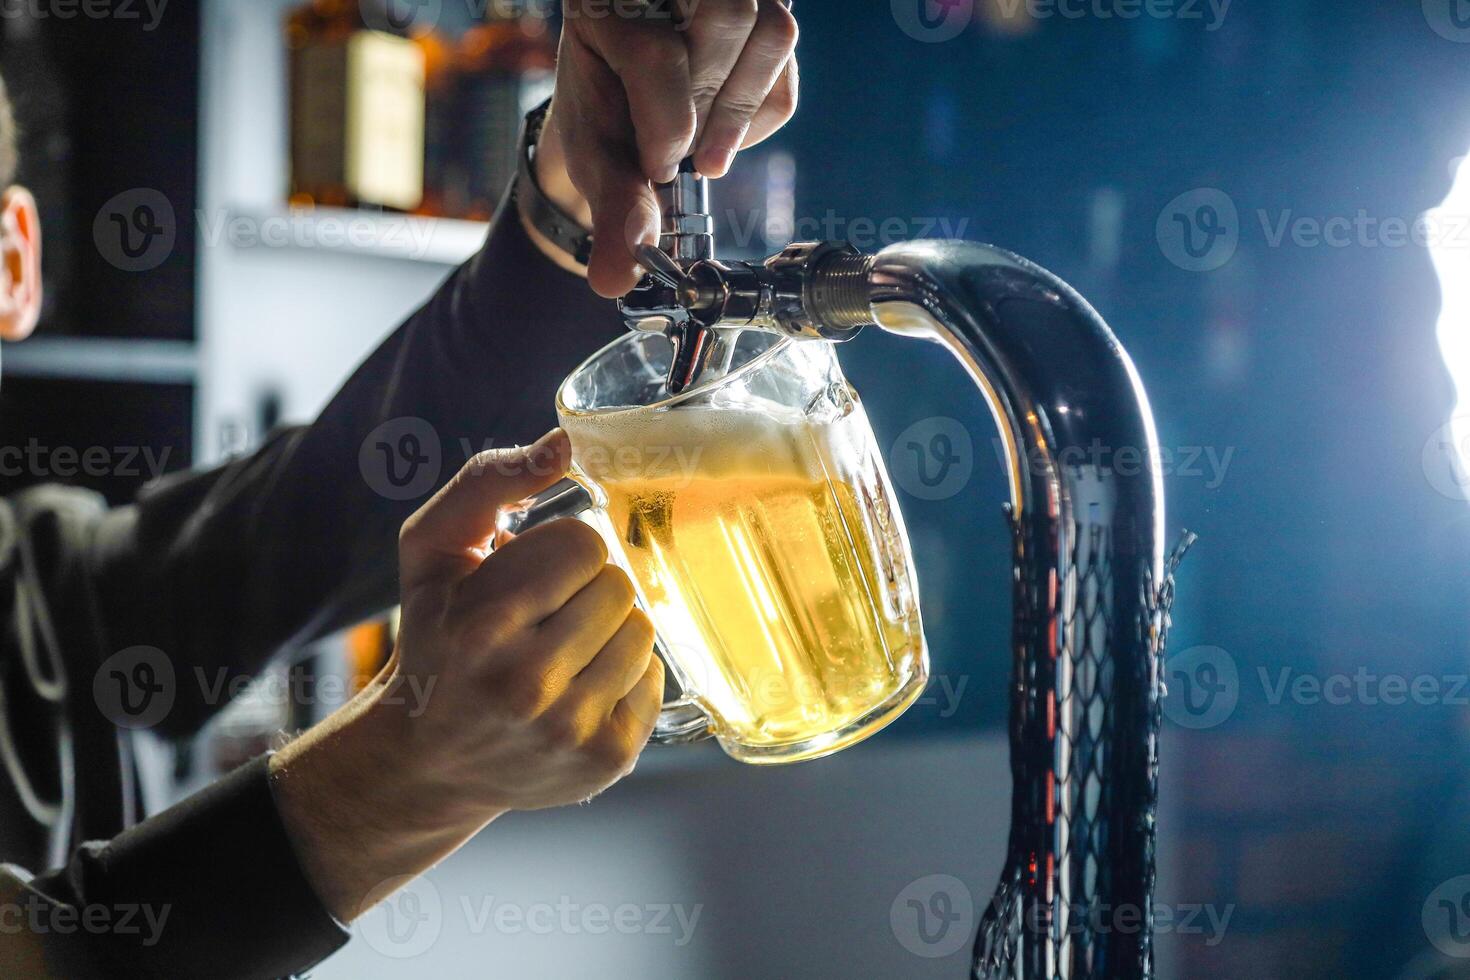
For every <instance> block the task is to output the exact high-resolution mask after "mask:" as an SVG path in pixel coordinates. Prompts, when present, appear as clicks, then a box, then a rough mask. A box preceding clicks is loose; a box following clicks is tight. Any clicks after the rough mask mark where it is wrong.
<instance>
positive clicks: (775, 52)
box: [694, 0, 797, 177]
mask: <svg viewBox="0 0 1470 980" xmlns="http://www.w3.org/2000/svg"><path fill="white" fill-rule="evenodd" d="M759 10H760V14H759V17H758V18H757V20H756V23H755V27H754V29H753V30H752V31H751V33H750V38H749V40H747V41H746V43H745V48H744V50H743V51H741V53H740V58H739V60H738V61H737V62H736V63H735V65H734V67H733V69H732V70H731V72H730V75H729V77H728V78H726V79H725V82H724V85H723V87H721V89H720V93H719V96H718V97H717V98H716V99H715V101H714V104H713V106H712V107H711V109H710V111H709V116H708V119H707V120H706V121H705V122H704V124H703V130H702V133H701V135H700V138H699V145H698V149H697V150H696V152H695V156H694V161H695V164H696V166H697V167H698V168H699V171H700V172H701V173H703V174H706V175H708V176H711V177H720V176H723V175H724V174H725V172H726V171H728V170H729V169H730V161H731V160H732V159H733V158H734V156H735V152H736V151H737V150H738V149H740V147H741V146H742V145H743V144H744V142H745V136H746V132H747V131H748V130H749V129H750V126H751V122H752V121H753V120H754V118H755V115H756V113H757V112H759V111H760V109H761V108H762V107H763V106H764V105H765V104H766V101H767V99H768V97H769V96H770V94H771V90H772V89H773V88H775V87H776V84H777V81H778V80H779V79H781V78H782V75H783V72H784V71H785V67H786V64H787V62H788V61H790V60H791V58H792V55H793V53H794V52H795V51H796V39H797V28H796V19H795V18H794V17H792V16H791V12H790V11H789V10H787V9H786V7H785V6H783V5H782V4H781V3H780V2H779V0H760V7H759ZM783 121H784V120H783Z"/></svg>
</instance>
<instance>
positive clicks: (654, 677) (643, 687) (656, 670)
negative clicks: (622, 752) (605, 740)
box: [612, 657, 664, 745]
mask: <svg viewBox="0 0 1470 980" xmlns="http://www.w3.org/2000/svg"><path fill="white" fill-rule="evenodd" d="M663 704H664V662H663V661H662V660H660V659H659V658H658V657H653V658H651V659H650V660H649V663H648V668H647V669H646V670H645V671H644V672H643V676H642V677H640V678H639V679H638V683H637V684H635V685H634V686H633V690H631V691H629V692H628V696H627V697H625V698H623V700H621V701H619V702H618V706H617V707H616V708H614V709H613V713H612V722H613V724H614V725H616V726H617V727H618V728H619V729H620V730H621V731H623V732H625V733H627V735H628V736H629V737H630V738H633V739H635V740H636V742H637V744H639V745H642V744H643V743H644V742H646V741H648V736H649V735H651V734H652V733H653V726H654V725H656V724H657V723H658V716H659V712H661V711H662V710H663Z"/></svg>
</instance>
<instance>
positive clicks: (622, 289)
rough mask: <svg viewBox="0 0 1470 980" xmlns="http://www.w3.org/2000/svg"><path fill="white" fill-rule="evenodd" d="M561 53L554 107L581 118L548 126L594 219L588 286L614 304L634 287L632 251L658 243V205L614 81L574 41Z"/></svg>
mask: <svg viewBox="0 0 1470 980" xmlns="http://www.w3.org/2000/svg"><path fill="white" fill-rule="evenodd" d="M562 51H563V58H562V62H563V68H562V70H561V71H560V72H559V73H558V76H557V77H558V84H559V85H563V86H564V87H565V93H564V94H563V92H561V91H559V92H558V93H557V102H558V104H561V103H562V101H563V98H565V101H566V103H567V104H568V105H571V106H576V107H578V110H577V112H576V113H575V116H576V118H573V119H569V118H566V117H559V116H557V115H556V113H553V114H552V118H553V120H556V121H558V123H559V126H558V133H559V134H560V136H561V138H562V142H563V144H564V145H565V147H566V159H567V174H568V176H570V177H571V179H572V183H573V184H574V185H575V186H576V188H577V190H579V191H581V193H582V196H583V197H585V198H586V199H587V204H588V207H589V208H590V209H591V211H592V254H591V256H589V258H588V263H587V282H588V284H589V285H590V286H591V287H592V289H593V290H594V291H596V292H597V293H598V294H599V295H602V296H606V297H609V298H614V297H617V296H622V295H623V294H625V293H627V292H628V290H630V289H632V288H633V287H634V286H635V285H637V283H638V274H637V272H636V267H637V259H636V258H635V257H634V255H633V249H634V247H635V246H637V245H638V244H639V243H641V242H648V243H656V242H657V241H658V227H659V218H658V201H657V199H656V198H655V197H654V194H653V189H652V188H651V187H650V186H649V184H648V181H647V179H645V177H644V175H643V171H642V170H641V169H640V166H639V162H638V150H637V148H636V146H635V145H634V143H633V141H632V139H631V138H630V136H629V127H630V125H631V124H630V123H629V122H628V106H627V101H626V99H625V98H624V94H623V87H622V85H621V83H620V82H619V80H618V78H617V76H616V75H615V74H613V72H612V70H611V69H610V68H609V67H608V66H607V65H606V64H605V63H604V62H603V61H602V60H601V59H600V58H599V57H597V56H596V55H595V54H593V53H592V52H590V50H589V49H587V48H585V47H584V46H582V45H580V44H578V43H576V42H574V41H564V42H563V44H562ZM569 111H570V110H569ZM562 123H564V124H562Z"/></svg>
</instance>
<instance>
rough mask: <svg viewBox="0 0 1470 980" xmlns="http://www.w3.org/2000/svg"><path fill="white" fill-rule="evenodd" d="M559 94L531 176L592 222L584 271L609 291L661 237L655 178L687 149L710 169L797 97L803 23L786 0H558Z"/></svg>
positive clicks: (669, 175) (779, 120)
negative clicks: (643, 245) (614, 0)
mask: <svg viewBox="0 0 1470 980" xmlns="http://www.w3.org/2000/svg"><path fill="white" fill-rule="evenodd" d="M563 9H564V12H565V27H564V28H563V30H562V37H561V48H560V52H559V54H558V61H557V73H556V96H555V98H554V100H553V102H552V112H551V115H550V117H549V118H548V120H547V124H546V127H545V130H544V131H543V135H542V143H541V148H540V152H539V153H538V155H537V167H536V169H537V174H536V176H537V179H538V180H539V182H540V183H541V186H542V188H543V189H545V190H546V192H547V193H548V195H550V196H551V198H552V199H553V200H555V201H556V202H557V203H558V204H559V205H561V207H562V208H563V209H564V210H566V211H567V212H568V213H570V214H572V215H573V216H575V217H579V218H580V219H581V220H583V221H590V223H591V227H592V232H593V239H594V246H593V251H592V258H591V261H590V262H589V264H588V268H587V281H588V282H589V283H591V285H592V288H593V289H595V290H597V292H599V293H601V294H602V295H604V296H609V297H611V296H621V295H622V294H624V293H626V292H627V291H628V290H630V289H632V288H633V286H634V285H635V284H636V282H637V277H636V275H635V271H634V269H635V266H636V260H635V259H634V257H633V252H632V249H633V247H634V246H635V245H637V244H639V243H640V242H653V243H656V242H657V241H658V204H657V201H656V199H655V197H654V194H653V190H652V188H651V186H650V182H662V181H668V180H672V179H673V177H674V174H675V172H676V171H677V168H678V165H679V162H680V161H681V160H682V159H684V158H685V157H686V156H690V155H693V157H694V163H695V166H696V167H697V168H698V169H699V171H700V172H701V173H703V174H705V175H706V176H710V177H720V176H723V175H724V174H725V173H726V172H727V171H728V170H729V169H730V161H731V160H732V159H733V157H734V156H735V153H736V151H737V150H739V149H742V148H744V147H747V146H751V145H753V144H755V143H759V142H760V141H761V140H763V139H765V138H766V137H767V136H770V135H771V134H772V133H774V132H775V131H776V130H778V129H780V128H781V127H782V126H783V125H785V123H786V121H787V120H788V119H790V118H791V115H792V113H793V112H794V111H795V109H796V93H797V67H796V57H795V50H796V36H797V30H796V21H795V19H794V18H793V17H792V15H791V13H790V11H788V10H787V9H786V6H785V4H783V3H782V2H781V0H671V2H669V3H667V4H662V5H661V4H657V3H654V4H649V5H648V7H647V12H646V13H644V14H642V15H640V16H628V12H629V11H630V10H631V9H633V6H632V5H630V4H613V5H612V7H611V9H609V8H608V5H607V4H605V3H602V2H600V0H563Z"/></svg>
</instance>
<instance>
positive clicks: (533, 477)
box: [397, 429, 663, 815]
mask: <svg viewBox="0 0 1470 980" xmlns="http://www.w3.org/2000/svg"><path fill="white" fill-rule="evenodd" d="M569 462H570V446H569V444H568V442H567V437H566V434H565V433H564V432H562V431H561V430H559V429H558V430H556V431H554V432H553V433H551V434H550V435H549V436H547V437H545V438H544V439H543V440H542V441H541V442H540V443H538V444H537V445H536V446H535V447H533V448H532V450H531V451H530V452H528V453H524V454H522V453H509V454H507V453H495V452H491V453H486V454H482V455H481V456H480V457H477V458H476V459H475V460H473V461H471V462H470V464H469V465H468V466H466V467H465V469H464V470H462V471H461V472H460V473H459V475H457V476H456V477H455V478H454V479H453V480H451V481H450V482H449V484H448V485H447V486H446V487H445V488H444V489H443V490H442V491H440V492H439V494H438V495H436V496H435V498H434V499H433V500H431V501H430V502H429V503H428V505H427V506H425V507H424V508H423V509H422V510H420V511H419V512H418V513H417V514H415V515H414V516H412V517H410V518H409V519H408V521H407V522H406V523H405V524H404V525H403V533H402V535H401V537H400V541H399V556H400V557H399V568H400V574H401V575H402V589H403V629H402V633H401V636H400V638H399V644H398V654H399V656H398V665H397V673H398V674H399V675H400V677H401V678H402V679H405V680H406V679H411V678H419V679H420V680H421V681H422V680H425V679H427V678H431V677H432V678H438V682H437V685H436V690H438V691H440V692H441V693H440V695H439V700H438V702H437V703H433V704H431V706H430V710H429V711H427V712H425V714H424V716H423V717H422V718H420V719H418V720H417V721H415V722H413V723H411V724H408V725H406V726H405V731H406V734H407V736H408V738H409V740H410V742H411V746H410V748H411V750H412V754H413V755H414V756H416V757H418V758H420V759H429V760H431V761H432V762H433V763H434V764H435V765H436V766H437V767H438V768H439V770H440V771H439V777H440V778H441V780H442V781H443V783H444V786H445V788H446V790H448V789H450V788H453V790H454V792H455V793H456V794H457V795H459V796H460V797H462V798H463V799H462V802H463V803H465V804H467V805H468V806H469V808H470V810H471V811H472V813H473V814H475V815H478V814H483V813H485V812H492V811H498V810H534V809H540V808H542V807H550V806H561V805H563V804H567V803H577V802H581V801H584V800H587V799H589V798H590V797H592V796H595V795H596V794H597V793H600V792H601V791H602V790H604V789H606V788H607V787H608V786H610V785H611V784H612V783H614V782H615V781H617V780H618V779H619V778H621V777H622V776H624V775H626V774H627V773H628V772H630V771H631V770H632V768H633V763H634V762H635V760H636V759H637V758H638V753H639V752H640V751H642V749H643V746H644V743H646V742H647V741H648V736H649V732H650V731H651V729H652V726H653V721H654V719H655V717H656V716H657V715H658V711H659V703H660V701H661V700H662V698H663V665H662V662H661V661H659V659H658V658H657V657H654V656H653V624H652V623H651V622H650V621H649V619H648V617H647V616H646V615H645V614H644V613H643V612H642V611H641V610H639V609H636V608H634V606H633V597H634V594H633V585H632V583H631V582H630V581H629V580H628V576H627V575H626V574H625V573H624V572H623V571H622V569H620V568H618V567H616V566H614V565H610V564H608V562H607V547H606V545H604V544H603V541H602V538H601V537H600V536H599V535H598V533H597V532H596V531H594V530H592V528H590V527H588V526H587V525H586V524H583V523H582V522H581V521H575V520H562V521H556V522H555V523H552V524H547V525H544V526H542V527H538V528H534V529H532V530H530V531H527V532H526V533H525V534H523V535H521V536H519V537H517V538H515V539H513V540H511V541H509V542H508V543H506V544H504V545H502V546H501V547H500V548H499V549H498V550H497V551H496V552H495V553H494V554H493V555H491V556H490V557H489V558H488V559H486V558H484V549H485V547H486V546H487V544H488V539H487V537H486V535H487V533H488V532H489V531H490V530H491V529H493V528H494V526H495V516H496V513H497V511H498V510H499V508H500V507H501V506H502V505H505V504H510V503H514V502H515V501H517V500H519V499H521V498H523V497H526V496H529V495H530V494H531V493H535V492H537V491H540V490H544V489H545V488H546V487H548V486H550V485H551V484H552V483H554V482H556V480H558V479H560V478H561V477H562V476H564V475H565V474H566V471H567V465H568V463H569Z"/></svg>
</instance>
